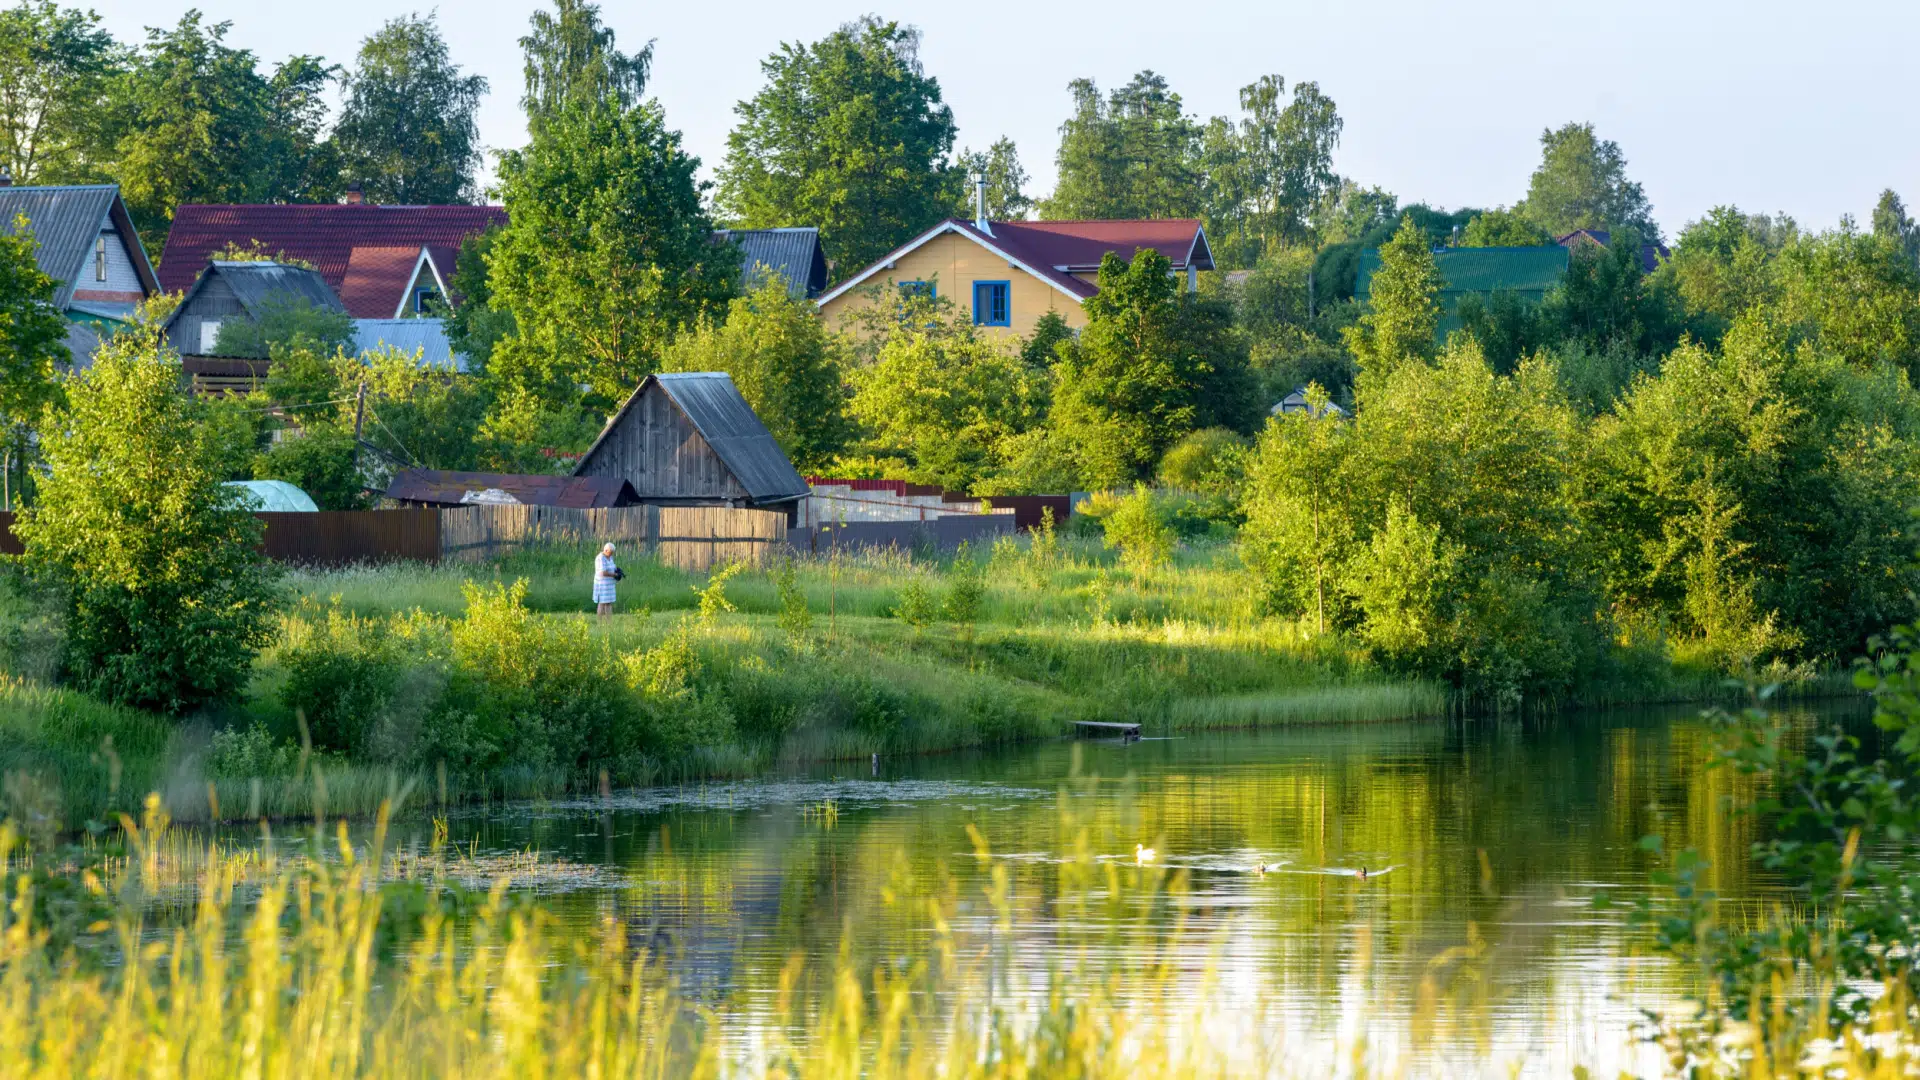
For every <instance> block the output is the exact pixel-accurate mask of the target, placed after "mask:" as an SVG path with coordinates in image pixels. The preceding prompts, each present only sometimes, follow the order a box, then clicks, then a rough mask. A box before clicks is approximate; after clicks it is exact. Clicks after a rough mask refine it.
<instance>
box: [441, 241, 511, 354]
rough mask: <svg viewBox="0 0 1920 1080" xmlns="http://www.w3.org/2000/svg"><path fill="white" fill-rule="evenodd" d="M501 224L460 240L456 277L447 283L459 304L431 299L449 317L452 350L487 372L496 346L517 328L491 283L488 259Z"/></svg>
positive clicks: (449, 339)
mask: <svg viewBox="0 0 1920 1080" xmlns="http://www.w3.org/2000/svg"><path fill="white" fill-rule="evenodd" d="M500 228H501V227H500V226H498V225H494V226H490V227H489V228H487V229H486V231H484V232H477V233H473V234H471V235H469V236H468V237H467V238H466V239H465V240H462V241H461V242H460V254H459V255H457V256H455V257H454V262H453V278H452V280H450V281H448V282H447V286H448V288H449V289H450V290H451V291H452V293H453V298H454V299H455V300H458V301H459V302H458V303H457V304H452V303H448V302H447V300H446V298H443V297H438V296H436V297H435V299H434V300H433V301H432V302H433V303H434V304H435V305H437V307H436V310H437V311H439V312H440V314H441V317H442V318H443V319H445V320H446V327H447V342H448V343H449V344H450V345H452V346H453V351H454V352H456V353H459V354H460V355H461V356H464V357H466V358H467V367H468V369H469V370H471V371H473V372H475V373H484V372H485V371H486V369H487V362H488V361H489V360H490V359H492V357H493V347H494V346H495V345H496V344H498V343H499V342H500V341H501V340H502V339H504V338H507V337H510V336H512V335H513V333H514V331H515V330H516V329H517V327H516V326H515V325H514V322H513V312H512V311H510V310H508V309H506V308H502V307H495V306H494V303H493V287H492V286H491V285H490V284H489V283H488V280H487V275H488V273H489V271H488V269H487V258H488V255H489V253H491V252H492V251H493V242H494V241H495V240H496V239H498V238H499V236H500Z"/></svg>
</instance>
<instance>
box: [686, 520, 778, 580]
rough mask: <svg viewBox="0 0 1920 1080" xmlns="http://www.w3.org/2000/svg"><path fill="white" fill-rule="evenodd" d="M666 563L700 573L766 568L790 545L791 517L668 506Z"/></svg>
mask: <svg viewBox="0 0 1920 1080" xmlns="http://www.w3.org/2000/svg"><path fill="white" fill-rule="evenodd" d="M657 510H658V512H659V519H658V520H659V523H660V525H659V532H658V533H657V534H656V535H657V536H658V538H659V539H658V541H657V550H658V554H659V556H660V561H661V562H663V563H666V564H667V565H668V566H675V567H679V568H680V569H682V570H690V571H694V572H696V573H699V572H704V571H707V570H711V569H712V568H713V567H714V566H716V565H720V564H724V563H729V562H741V563H747V564H748V565H751V566H765V565H767V564H768V563H769V562H771V561H772V560H773V556H774V555H775V554H776V553H777V552H779V551H780V550H781V549H783V548H784V547H785V545H786V542H787V515H785V514H783V513H780V512H778V511H774V510H735V509H732V508H730V507H725V506H662V507H658V508H657Z"/></svg>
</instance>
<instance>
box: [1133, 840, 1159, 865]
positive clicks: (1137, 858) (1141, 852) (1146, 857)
mask: <svg viewBox="0 0 1920 1080" xmlns="http://www.w3.org/2000/svg"><path fill="white" fill-rule="evenodd" d="M1155 854H1156V852H1155V851H1154V850H1153V849H1152V848H1150V847H1147V846H1145V845H1143V844H1135V845H1133V861H1134V862H1136V863H1138V864H1139V865H1141V866H1145V865H1147V864H1148V863H1150V862H1152V861H1153V858H1154V855H1155Z"/></svg>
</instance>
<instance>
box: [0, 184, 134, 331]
mask: <svg viewBox="0 0 1920 1080" xmlns="http://www.w3.org/2000/svg"><path fill="white" fill-rule="evenodd" d="M23 215H24V216H25V217H26V219H27V225H28V227H29V228H30V229H32V230H33V238H34V240H36V241H37V242H38V243H39V245H40V247H39V249H38V250H37V251H36V252H35V253H34V261H35V262H36V263H38V264H39V265H40V271H41V272H42V273H44V274H46V275H47V276H48V277H50V278H53V279H54V280H55V281H57V282H59V283H60V284H59V285H58V286H57V287H55V289H54V292H53V306H54V307H56V308H59V309H60V310H62V311H65V310H66V308H67V305H68V304H69V303H71V302H72V300H73V290H74V285H75V283H76V282H78V281H79V280H80V273H81V270H82V269H83V268H84V267H85V265H86V261H87V258H88V257H89V256H90V255H92V254H93V244H94V241H95V240H96V239H98V238H99V236H100V228H101V226H103V225H106V224H108V223H109V222H111V224H112V225H113V226H114V228H115V230H116V231H118V232H119V234H120V239H121V240H122V241H123V242H124V243H125V244H126V245H127V253H128V255H129V256H131V257H132V259H133V268H134V272H135V273H137V274H139V275H140V283H141V284H142V285H143V286H145V288H146V290H147V292H148V293H149V294H152V293H154V292H157V291H159V284H158V282H157V280H156V279H155V278H154V274H153V266H152V264H151V263H149V262H148V261H147V252H146V249H145V248H144V247H142V246H141V244H140V233H139V232H138V231H137V230H136V229H134V227H133V219H132V218H131V217H129V216H128V215H127V206H126V204H125V203H123V202H121V201H120V186H119V185H118V184H72V185H67V186H62V187H0V229H5V230H6V231H7V232H8V233H12V232H13V222H14V219H15V218H18V217H21V216H23Z"/></svg>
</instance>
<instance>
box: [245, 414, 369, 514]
mask: <svg viewBox="0 0 1920 1080" xmlns="http://www.w3.org/2000/svg"><path fill="white" fill-rule="evenodd" d="M353 451H354V441H353V433H352V432H351V431H347V430H345V429H343V428H335V427H328V426H323V425H316V426H314V427H312V428H309V429H307V431H306V433H305V434H302V435H296V436H293V437H291V438H283V439H281V440H280V441H279V442H277V443H275V444H274V445H273V448H272V449H271V450H268V451H267V452H266V453H264V454H261V455H260V456H259V457H257V458H255V459H254V462H253V477H254V479H256V480H285V481H286V482H287V483H289V484H292V485H293V486H294V487H297V488H299V489H300V490H301V491H304V492H306V493H307V494H308V495H310V496H312V497H313V501H314V503H315V504H316V505H318V506H319V507H320V509H322V510H364V509H366V508H367V493H366V490H365V484H366V481H365V479H364V478H363V477H361V475H360V472H359V470H358V469H356V468H355V467H354V452H353Z"/></svg>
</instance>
